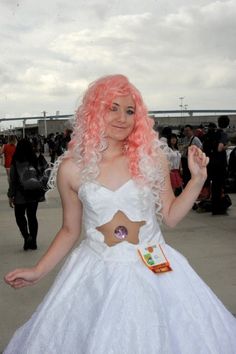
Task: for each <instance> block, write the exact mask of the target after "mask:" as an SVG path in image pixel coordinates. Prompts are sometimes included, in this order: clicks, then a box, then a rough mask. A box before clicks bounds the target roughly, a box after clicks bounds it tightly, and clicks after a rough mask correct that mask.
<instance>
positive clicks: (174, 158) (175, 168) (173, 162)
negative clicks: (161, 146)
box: [167, 133, 183, 196]
mask: <svg viewBox="0 0 236 354" xmlns="http://www.w3.org/2000/svg"><path fill="white" fill-rule="evenodd" d="M167 141H168V146H169V147H170V148H171V154H170V156H169V160H170V181H171V186H172V188H173V191H174V194H175V195H176V196H178V195H179V194H180V193H181V192H182V189H183V180H182V177H181V173H180V172H181V154H180V152H179V149H178V138H177V135H176V134H174V133H171V135H170V136H169V138H168V140H167Z"/></svg>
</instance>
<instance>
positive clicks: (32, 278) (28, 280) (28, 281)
mask: <svg viewBox="0 0 236 354" xmlns="http://www.w3.org/2000/svg"><path fill="white" fill-rule="evenodd" d="M40 278H41V276H40V274H39V272H38V271H37V270H36V268H19V269H15V270H13V271H12V272H9V273H7V274H6V275H5V277H4V280H5V282H6V283H7V284H9V285H10V286H12V287H13V288H15V289H20V288H23V287H25V286H28V285H33V284H35V283H37V282H38V280H39V279H40Z"/></svg>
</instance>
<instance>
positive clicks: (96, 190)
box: [78, 179, 164, 243]
mask: <svg viewBox="0 0 236 354" xmlns="http://www.w3.org/2000/svg"><path fill="white" fill-rule="evenodd" d="M78 196H79V198H80V200H81V202H82V204H83V225H84V230H85V232H86V237H88V238H92V239H93V240H94V241H98V240H100V241H104V236H103V234H102V233H101V232H99V231H98V230H97V229H96V228H97V227H98V226H101V225H103V224H106V223H108V222H109V221H111V220H112V218H113V216H114V215H115V214H116V213H117V212H118V211H121V212H123V213H124V214H125V215H126V216H127V217H128V218H129V219H130V220H131V221H145V225H143V226H141V228H140V232H139V241H140V242H141V243H143V242H148V241H150V240H152V239H153V237H155V239H156V237H158V242H159V243H163V242H164V240H163V237H162V234H161V231H160V227H159V224H158V222H157V218H156V214H155V199H154V196H153V194H152V191H151V189H150V188H149V187H148V186H140V185H138V184H137V183H136V182H135V181H134V180H133V179H129V180H128V181H127V182H126V183H124V184H123V185H122V186H120V187H119V188H118V189H116V190H115V191H113V190H111V189H109V188H107V187H105V186H103V185H101V184H99V183H98V182H86V183H84V184H82V185H81V187H80V189H79V192H78Z"/></svg>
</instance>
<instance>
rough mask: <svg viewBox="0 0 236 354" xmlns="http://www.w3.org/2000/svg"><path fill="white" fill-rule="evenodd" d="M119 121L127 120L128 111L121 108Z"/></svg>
mask: <svg viewBox="0 0 236 354" xmlns="http://www.w3.org/2000/svg"><path fill="white" fill-rule="evenodd" d="M119 121H120V122H125V121H126V112H125V111H123V110H120V114H119Z"/></svg>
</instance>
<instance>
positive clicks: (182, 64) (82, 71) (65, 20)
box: [0, 0, 236, 116]
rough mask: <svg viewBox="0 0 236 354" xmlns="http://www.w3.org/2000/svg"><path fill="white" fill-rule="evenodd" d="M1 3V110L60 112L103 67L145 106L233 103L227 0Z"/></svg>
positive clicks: (233, 10) (231, 9) (235, 33)
mask: <svg viewBox="0 0 236 354" xmlns="http://www.w3.org/2000/svg"><path fill="white" fill-rule="evenodd" d="M0 11H1V12H2V13H3V15H4V16H2V19H1V21H2V25H1V28H2V29H1V44H2V51H1V52H2V55H1V58H0V62H1V66H0V67H1V69H0V115H1V116H2V115H4V114H9V113H12V114H21V112H25V111H31V112H32V114H35V113H37V112H39V111H42V110H43V109H46V110H47V111H49V112H50V111H52V112H55V111H56V110H57V109H60V110H61V111H64V113H69V112H71V111H72V110H73V109H74V102H75V101H76V98H77V97H78V96H81V94H82V92H83V91H84V89H85V88H86V87H87V85H88V83H89V82H90V81H93V80H95V79H96V78H97V77H99V76H102V75H106V74H110V73H124V74H125V75H127V76H128V77H129V78H130V79H131V81H132V82H134V84H135V85H137V87H138V88H139V89H140V90H141V92H143V95H144V98H145V100H146V102H147V104H148V106H149V107H150V108H152V109H154V108H163V109H165V108H166V109H167V108H178V104H179V102H178V97H179V96H186V97H187V99H188V104H189V106H191V107H192V108H197V107H199V108H204V107H205V108H214V107H215V108H223V107H225V108H227V107H228V106H231V107H233V106H234V102H235V98H234V94H233V91H234V90H235V88H236V87H235V86H236V80H235V79H236V77H235V76H236V74H235V73H236V70H235V69H236V68H235V66H236V47H235V45H234V42H235V37H236V26H235V17H236V3H235V1H212V0H199V1H198V2H197V3H196V1H193V0H180V1H178V5H177V4H176V3H174V2H173V1H170V0H146V1H145V3H144V2H143V1H141V0H130V1H129V2H128V3H126V4H123V3H122V2H119V1H117V0H113V1H110V2H109V3H107V2H105V0H99V1H98V0H97V1H96V0H89V1H85V0H79V1H77V2H75V1H72V0H68V1H57V2H48V1H47V2H46V1H45V0H42V1H41V2H40V3H39V2H38V3H37V4H35V3H34V4H33V3H32V2H31V1H30V0H25V1H23V0H22V1H20V0H19V1H2V2H1V4H0ZM26 104H27V110H26V108H25V105H26ZM42 106H43V107H42ZM203 106H204V107H203ZM61 107H62V108H61ZM42 108H43V109H42Z"/></svg>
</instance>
